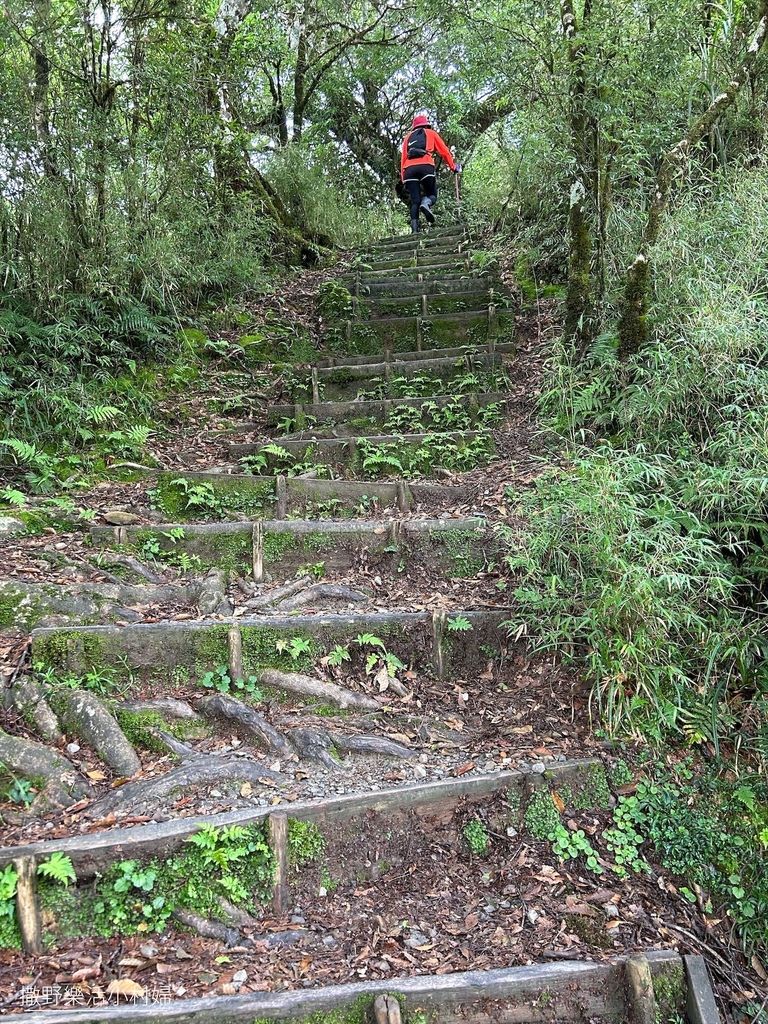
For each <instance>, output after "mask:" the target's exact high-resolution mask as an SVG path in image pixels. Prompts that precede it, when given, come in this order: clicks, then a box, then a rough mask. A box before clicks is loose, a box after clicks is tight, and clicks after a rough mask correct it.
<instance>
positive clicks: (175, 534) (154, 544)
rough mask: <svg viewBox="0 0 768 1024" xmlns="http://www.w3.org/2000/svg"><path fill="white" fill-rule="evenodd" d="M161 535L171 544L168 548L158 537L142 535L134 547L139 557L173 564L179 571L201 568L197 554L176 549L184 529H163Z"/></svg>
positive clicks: (182, 538)
mask: <svg viewBox="0 0 768 1024" xmlns="http://www.w3.org/2000/svg"><path fill="white" fill-rule="evenodd" d="M161 537H162V538H163V539H164V540H165V541H167V542H170V544H171V545H172V547H171V549H170V550H169V549H168V548H167V547H164V546H163V543H162V540H161V539H160V537H158V536H156V535H154V534H149V535H148V536H146V537H144V538H143V540H142V541H141V542H140V544H139V546H138V547H137V549H136V552H137V554H138V555H139V557H140V558H144V559H148V558H149V559H152V560H153V561H155V562H163V563H164V564H165V565H173V566H175V567H176V568H178V569H180V570H181V572H192V571H195V572H196V571H198V570H199V569H201V568H202V562H201V560H200V557H199V555H190V554H188V553H187V552H186V551H176V550H175V546H176V545H177V544H178V543H179V541H181V540H184V530H183V529H182V528H181V527H176V528H174V529H172V530H164V531H163V532H162V534H161Z"/></svg>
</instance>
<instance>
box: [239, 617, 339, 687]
mask: <svg viewBox="0 0 768 1024" xmlns="http://www.w3.org/2000/svg"><path fill="white" fill-rule="evenodd" d="M240 636H241V640H242V648H243V670H244V671H245V672H246V674H248V675H250V674H253V675H258V674H259V673H260V672H263V671H264V669H267V668H276V669H280V670H281V671H283V672H307V671H309V669H311V668H312V665H313V663H314V662H315V660H316V659H317V657H318V656H319V655H320V653H321V647H320V644H319V642H318V640H317V638H316V637H314V636H312V635H311V634H310V633H308V632H306V631H305V630H301V629H294V630H291V629H290V624H288V628H286V629H285V630H278V629H273V628H272V627H271V626H241V627H240ZM293 639H297V640H304V641H306V643H307V644H308V650H307V651H306V652H304V653H301V654H298V655H297V656H296V657H293V656H292V655H291V653H290V642H291V640H293ZM283 645H288V647H287V649H285V650H282V649H281V648H282V647H283Z"/></svg>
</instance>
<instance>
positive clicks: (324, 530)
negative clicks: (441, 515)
mask: <svg viewBox="0 0 768 1024" xmlns="http://www.w3.org/2000/svg"><path fill="white" fill-rule="evenodd" d="M172 531H173V532H172ZM91 539H92V542H93V545H94V547H96V548H115V547H119V548H128V549H130V550H140V549H141V548H142V546H143V545H144V544H145V543H146V541H147V539H151V540H152V541H153V542H155V543H157V544H158V545H159V546H160V548H161V549H162V550H163V551H168V552H181V551H183V552H185V553H186V554H187V555H190V556H195V557H196V558H198V559H199V560H200V562H201V565H202V568H203V569H207V568H212V567H215V568H219V569H222V570H224V571H225V572H227V573H237V574H238V575H240V576H246V577H252V578H253V579H254V580H255V581H256V582H262V581H264V580H274V579H279V578H283V579H287V578H290V577H291V576H294V575H296V573H297V572H299V571H300V570H301V569H302V568H305V567H308V566H314V565H316V564H317V563H318V562H320V561H322V562H324V563H325V569H326V571H330V570H336V571H339V570H342V571H343V570H346V569H350V568H352V567H353V566H354V565H355V564H358V563H359V559H360V557H361V556H363V555H364V556H365V559H366V561H367V563H368V564H369V565H371V566H375V567H376V569H377V571H378V572H380V573H385V572H386V573H392V574H395V573H397V572H398V567H399V566H400V565H402V564H403V563H405V564H410V563H411V562H418V563H423V564H428V565H429V566H430V567H433V568H434V569H435V570H436V571H442V572H445V573H446V574H447V575H450V576H453V577H464V576H471V575H474V573H475V572H477V571H479V570H480V569H482V567H483V565H484V564H485V563H486V562H487V561H488V559H489V558H494V559H496V558H497V557H498V543H497V541H496V538H495V535H494V533H493V531H492V530H490V529H489V528H488V527H487V526H486V524H485V522H484V520H482V519H466V518H464V519H459V518H455V519H411V520H399V519H394V520H393V519H381V520H370V519H350V520H347V521H345V522H311V521H303V520H293V519H287V520H286V519H284V520H280V519H277V520H265V521H264V522H255V523H195V524H189V523H187V524H181V523H169V524H164V525H163V526H153V527H144V526H122V527H121V526H115V527H112V526H94V527H91ZM192 603H194V602H192ZM101 621H104V620H103V619H102V620H101ZM33 624H35V625H40V623H39V621H37V622H34V623H33ZM44 624H45V623H44Z"/></svg>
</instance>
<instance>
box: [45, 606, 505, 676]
mask: <svg viewBox="0 0 768 1024" xmlns="http://www.w3.org/2000/svg"><path fill="white" fill-rule="evenodd" d="M509 616H510V611H509V610H508V609H505V610H501V609H499V610H494V611H466V610H463V609H459V608H457V609H456V610H455V611H454V612H452V613H451V614H446V613H444V612H443V613H440V614H437V613H435V614H433V615H432V614H429V613H427V612H413V613H405V612H401V613H394V612H380V613H375V614H370V615H334V614H324V615H295V616H290V615H289V616H260V617H257V618H252V619H246V618H239V619H237V620H234V619H225V620H223V621H222V622H220V623H216V624H212V625H206V624H203V623H200V622H158V623H139V624H136V625H129V626H123V627H119V626H82V627H62V628H61V629H35V630H33V631H32V635H31V640H32V662H33V664H34V665H36V666H38V667H39V668H40V669H41V670H46V669H49V668H50V669H53V670H54V671H55V672H71V673H73V674H75V675H85V674H87V673H89V672H103V673H106V674H108V675H111V676H112V677H113V678H114V679H115V680H123V679H126V680H127V679H134V680H139V679H140V680H146V681H150V680H155V681H161V682H162V683H163V685H164V686H165V687H166V688H167V687H168V686H173V685H174V684H177V685H179V686H182V685H187V684H188V683H189V681H190V680H196V679H200V678H201V677H202V676H203V675H204V674H205V673H206V672H210V671H213V670H215V669H216V668H218V667H219V666H222V665H225V666H226V665H229V666H232V665H233V664H234V663H235V659H237V662H236V664H237V669H236V672H237V674H238V675H245V676H247V675H255V676H258V675H259V674H260V673H261V672H263V671H264V670H265V669H267V668H277V669H281V670H283V671H299V672H306V671H309V670H310V669H311V667H312V666H313V664H314V663H315V661H316V660H317V659H318V658H321V657H323V656H324V655H326V654H327V653H329V652H330V651H331V650H332V649H333V648H334V647H335V646H336V645H338V644H341V645H344V644H347V643H352V642H355V640H356V638H357V637H359V636H363V635H364V634H370V635H371V636H374V637H376V638H378V639H379V640H380V641H381V643H382V644H383V645H384V648H385V649H386V650H387V651H388V652H390V653H392V654H394V655H395V656H396V657H398V658H399V659H400V661H402V662H403V664H404V665H408V666H411V667H412V668H413V669H414V670H417V671H428V672H433V673H434V674H435V675H437V676H438V677H444V676H454V675H458V676H461V675H466V673H472V672H479V671H482V670H484V669H485V667H486V664H487V661H488V658H489V657H490V658H493V657H494V654H495V652H498V653H499V654H500V653H501V649H502V647H503V646H504V644H505V642H506V638H507V634H506V632H505V631H504V630H503V629H502V628H501V626H502V623H503V622H505V621H506V620H508V619H509ZM470 632H471V635H472V643H467V635H468V633H470ZM294 641H295V643H294ZM291 650H293V654H292V653H291ZM297 651H298V653H297Z"/></svg>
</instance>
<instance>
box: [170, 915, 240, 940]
mask: <svg viewBox="0 0 768 1024" xmlns="http://www.w3.org/2000/svg"><path fill="white" fill-rule="evenodd" d="M173 917H174V918H175V919H176V920H177V921H178V922H179V923H180V924H183V925H186V926H187V928H191V929H192V930H193V931H196V932H197V934H198V935H202V936H203V938H204V939H221V941H222V942H225V943H226V944H227V945H228V946H252V945H253V943H252V942H251V940H250V939H245V938H243V936H242V935H241V934H240V932H239V931H238V930H237V928H230V927H228V926H227V925H225V924H222V923H221V921H209V920H208V918H207V917H202V916H201V915H200V914H194V913H193V912H192V911H191V910H183V909H182V908H180V907H179V908H178V909H177V910H174V912H173Z"/></svg>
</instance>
